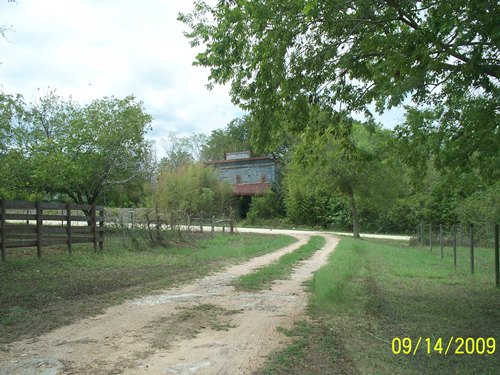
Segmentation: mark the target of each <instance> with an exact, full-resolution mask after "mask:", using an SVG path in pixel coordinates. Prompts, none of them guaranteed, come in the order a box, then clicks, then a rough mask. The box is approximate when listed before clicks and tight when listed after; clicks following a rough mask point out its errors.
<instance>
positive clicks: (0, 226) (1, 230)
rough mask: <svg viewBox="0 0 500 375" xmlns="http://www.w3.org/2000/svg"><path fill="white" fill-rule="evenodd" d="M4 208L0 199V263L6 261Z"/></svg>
mask: <svg viewBox="0 0 500 375" xmlns="http://www.w3.org/2000/svg"><path fill="white" fill-rule="evenodd" d="M6 212H7V210H6V208H5V199H0V215H1V218H0V237H1V239H2V242H1V251H2V261H5V259H6V256H7V255H6V251H5V249H6V248H7V241H6V238H5V232H6V231H5V215H6Z"/></svg>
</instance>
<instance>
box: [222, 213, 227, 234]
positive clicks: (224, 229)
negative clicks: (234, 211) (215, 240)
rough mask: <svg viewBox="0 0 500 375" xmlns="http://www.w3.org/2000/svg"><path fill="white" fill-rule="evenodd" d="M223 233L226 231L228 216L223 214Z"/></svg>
mask: <svg viewBox="0 0 500 375" xmlns="http://www.w3.org/2000/svg"><path fill="white" fill-rule="evenodd" d="M222 233H226V217H225V215H224V214H222Z"/></svg>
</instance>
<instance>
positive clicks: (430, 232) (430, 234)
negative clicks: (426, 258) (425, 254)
mask: <svg viewBox="0 0 500 375" xmlns="http://www.w3.org/2000/svg"><path fill="white" fill-rule="evenodd" d="M429 247H430V248H431V251H432V224H431V223H429Z"/></svg>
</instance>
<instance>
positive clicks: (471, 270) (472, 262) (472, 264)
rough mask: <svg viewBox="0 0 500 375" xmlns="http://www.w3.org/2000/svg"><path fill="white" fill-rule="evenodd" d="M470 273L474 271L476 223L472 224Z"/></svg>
mask: <svg viewBox="0 0 500 375" xmlns="http://www.w3.org/2000/svg"><path fill="white" fill-rule="evenodd" d="M470 273H471V274H473V273H474V224H472V223H471V224H470Z"/></svg>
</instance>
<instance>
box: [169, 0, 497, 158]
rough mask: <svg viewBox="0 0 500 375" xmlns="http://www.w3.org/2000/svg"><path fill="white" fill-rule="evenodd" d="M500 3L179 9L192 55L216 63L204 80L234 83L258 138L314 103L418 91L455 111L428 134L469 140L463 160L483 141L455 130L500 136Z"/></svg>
mask: <svg viewBox="0 0 500 375" xmlns="http://www.w3.org/2000/svg"><path fill="white" fill-rule="evenodd" d="M498 14H500V5H499V3H498V1H497V0H479V1H478V0H457V1H431V0H421V1H382V0H380V1H378V0H377V1H368V0H356V1H348V2H346V1H343V0H332V1H317V0H299V1H295V0H294V1H282V0H267V1H220V2H218V3H217V5H215V6H214V7H209V6H207V5H206V4H205V3H203V2H200V1H198V2H196V3H195V9H194V11H193V12H192V13H190V14H187V15H180V16H179V19H180V20H181V21H182V22H184V23H186V24H187V25H188V26H189V27H190V28H191V32H189V33H188V34H187V37H188V38H189V39H190V40H191V41H192V42H194V43H195V44H196V45H198V44H200V43H202V44H203V45H204V46H205V49H204V51H203V52H202V53H201V54H199V55H198V57H197V58H196V61H195V63H196V64H199V65H202V66H206V67H208V68H210V76H209V85H213V84H225V83H230V84H231V97H232V100H233V102H234V103H236V104H238V105H240V106H241V107H242V108H244V109H245V110H248V111H249V112H251V113H252V115H253V116H254V118H255V119H256V120H257V123H256V126H255V127H254V130H253V133H255V134H253V140H254V141H256V142H258V143H259V144H260V145H273V146H274V145H276V144H278V143H279V142H280V140H281V139H282V138H283V135H284V134H286V133H287V132H292V133H300V132H302V131H304V130H305V129H306V128H307V127H308V126H309V122H308V120H309V114H308V113H309V112H310V111H311V110H313V106H310V105H309V104H311V102H313V103H315V104H317V105H319V106H320V107H321V109H322V110H326V111H335V110H337V111H338V110H339V108H342V109H344V110H345V111H346V112H348V113H349V114H350V113H351V112H362V113H365V114H367V115H369V114H370V108H372V107H371V105H372V104H375V108H376V110H377V111H378V112H383V111H384V110H386V109H387V108H391V107H396V106H401V105H402V104H404V103H408V101H409V100H410V99H411V100H412V101H413V102H414V103H416V104H418V105H419V106H420V107H421V108H423V109H427V108H428V109H429V110H431V111H433V110H436V111H441V110H442V109H443V108H444V112H443V113H453V116H452V117H453V120H452V121H449V120H448V119H447V117H448V115H446V116H437V117H436V120H435V121H436V122H438V123H440V124H441V125H439V126H438V127H435V128H434V130H433V132H432V134H433V136H436V137H438V138H440V141H439V142H441V143H442V145H443V146H444V148H446V149H448V150H452V149H462V150H463V152H461V155H459V158H458V160H459V161H460V164H461V165H465V164H466V161H467V160H468V159H471V158H474V155H475V154H476V153H478V152H479V153H480V154H481V153H482V147H481V145H479V144H478V143H476V142H474V143H473V144H472V145H469V146H467V147H463V146H464V145H463V144H462V143H460V142H459V143H455V141H456V139H457V138H456V137H454V136H453V134H450V132H449V131H448V130H450V129H452V128H456V129H457V132H462V133H463V134H464V135H467V134H468V132H469V131H470V129H472V131H473V132H477V131H478V130H480V129H481V131H480V132H479V133H481V134H484V135H486V134H490V135H491V134H492V133H493V135H494V136H495V137H498V130H496V129H497V128H496V125H495V123H494V122H493V121H491V119H494V118H495V116H496V115H495V113H496V114H498V100H497V99H496V98H498V96H499V95H498V94H499V80H500V59H499V56H500V53H499V46H500V34H499V33H498V19H497V18H498ZM465 103H469V104H467V105H466V106H465V107H464V104H465ZM476 105H477V108H478V109H479V108H481V109H483V108H485V109H488V112H484V114H485V116H486V117H488V120H487V121H486V122H482V121H480V120H479V119H477V118H475V117H474V116H473V115H472V112H474V111H473V110H472V108H471V107H472V106H476ZM479 112H482V111H479ZM482 113H483V112H482ZM481 117H484V116H481ZM466 118H467V120H466ZM495 119H496V120H497V118H495ZM452 123H453V125H452ZM466 123H470V126H469V125H467V126H465V124H466ZM497 123H498V121H497ZM462 124H464V126H463V125H462ZM338 126H341V124H340V123H339V124H338ZM442 129H446V130H447V131H446V132H444V133H445V134H443V133H442V132H441V130H442ZM434 131H439V134H438V133H434ZM409 142H411V143H413V144H416V143H415V142H414V140H409ZM423 147H426V146H425V145H424V146H423ZM488 149H489V150H492V151H495V147H490V146H488ZM456 154H457V153H455V152H452V153H450V154H449V156H448V157H446V158H444V159H441V160H443V162H444V161H445V159H446V160H448V161H453V160H455V156H456ZM451 155H453V156H451Z"/></svg>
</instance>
